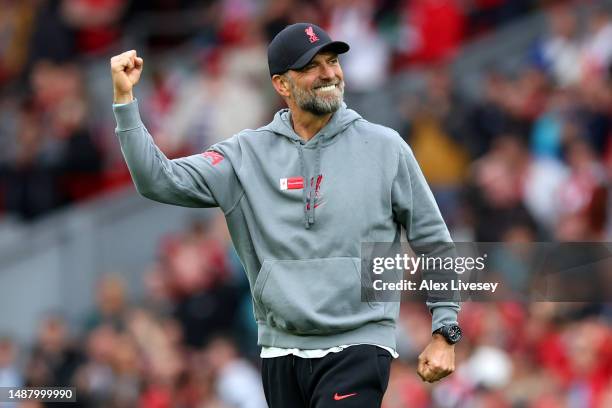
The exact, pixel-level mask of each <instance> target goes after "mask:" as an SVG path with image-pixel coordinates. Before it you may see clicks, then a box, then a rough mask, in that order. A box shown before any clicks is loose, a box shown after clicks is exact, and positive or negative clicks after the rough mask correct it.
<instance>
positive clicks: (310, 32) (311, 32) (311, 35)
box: [304, 26, 319, 43]
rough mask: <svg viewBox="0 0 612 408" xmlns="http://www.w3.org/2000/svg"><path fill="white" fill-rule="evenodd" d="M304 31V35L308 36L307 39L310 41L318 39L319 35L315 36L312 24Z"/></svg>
mask: <svg viewBox="0 0 612 408" xmlns="http://www.w3.org/2000/svg"><path fill="white" fill-rule="evenodd" d="M304 31H306V35H307V36H308V40H309V41H310V42H311V43H314V42H317V41H319V37H317V35H316V34H315V32H314V29H313V28H312V26H309V27H308V28H307V29H305V30H304Z"/></svg>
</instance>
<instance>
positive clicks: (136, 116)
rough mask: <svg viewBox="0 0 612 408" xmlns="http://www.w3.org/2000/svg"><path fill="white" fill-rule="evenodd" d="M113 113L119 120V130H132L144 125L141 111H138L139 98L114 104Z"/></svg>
mask: <svg viewBox="0 0 612 408" xmlns="http://www.w3.org/2000/svg"><path fill="white" fill-rule="evenodd" d="M113 113H114V115H115V120H116V121H117V128H116V130H117V132H121V131H125V130H132V129H136V128H138V127H140V126H142V120H141V119H140V112H139V111H138V100H136V99H134V100H133V101H132V102H130V103H118V104H113Z"/></svg>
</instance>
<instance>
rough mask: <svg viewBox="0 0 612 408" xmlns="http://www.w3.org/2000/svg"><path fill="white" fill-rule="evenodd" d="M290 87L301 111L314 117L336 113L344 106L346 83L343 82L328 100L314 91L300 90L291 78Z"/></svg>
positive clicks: (331, 93)
mask: <svg viewBox="0 0 612 408" xmlns="http://www.w3.org/2000/svg"><path fill="white" fill-rule="evenodd" d="M289 85H290V86H291V94H292V95H293V98H294V99H295V103H296V104H297V105H298V106H299V107H300V109H302V110H305V111H306V112H310V113H312V114H313V115H317V116H323V115H326V114H328V113H334V112H336V111H337V110H338V109H340V106H341V105H342V101H343V98H344V81H341V82H340V84H339V85H338V89H337V90H335V91H332V92H330V95H329V96H328V97H327V98H322V97H320V96H318V95H317V94H316V92H315V91H314V90H308V91H305V90H302V89H299V88H298V87H297V86H295V83H294V82H293V81H292V80H291V79H290V78H289ZM317 86H320V85H317Z"/></svg>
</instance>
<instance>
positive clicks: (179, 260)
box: [163, 223, 239, 348]
mask: <svg viewBox="0 0 612 408" xmlns="http://www.w3.org/2000/svg"><path fill="white" fill-rule="evenodd" d="M163 259H164V263H165V268H166V273H168V274H169V277H170V280H169V285H170V293H172V297H173V304H174V313H173V314H174V316H175V317H176V319H177V320H178V321H179V322H180V324H181V328H182V330H183V333H184V336H185V342H186V344H187V345H189V346H191V347H195V348H197V347H200V346H202V345H203V344H204V343H205V342H206V341H207V340H208V339H210V338H211V336H213V335H214V334H218V333H220V332H226V331H228V329H229V330H231V327H228V322H233V321H234V317H235V314H236V308H237V303H238V294H239V291H238V289H237V288H236V287H235V286H234V285H233V284H232V282H231V279H230V275H229V270H228V265H227V258H226V252H225V250H224V248H223V247H222V246H221V245H220V244H219V242H218V241H216V240H213V239H210V238H209V237H208V231H207V227H206V225H205V224H202V223H194V224H193V226H192V228H191V230H190V231H188V232H187V233H186V234H184V235H182V236H178V237H170V238H169V239H168V240H167V241H166V243H165V245H164V248H163Z"/></svg>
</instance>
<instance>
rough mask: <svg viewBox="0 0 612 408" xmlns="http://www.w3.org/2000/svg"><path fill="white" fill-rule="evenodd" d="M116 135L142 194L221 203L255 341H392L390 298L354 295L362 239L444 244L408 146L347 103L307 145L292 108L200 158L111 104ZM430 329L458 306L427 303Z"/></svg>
mask: <svg viewBox="0 0 612 408" xmlns="http://www.w3.org/2000/svg"><path fill="white" fill-rule="evenodd" d="M113 110H114V113H115V117H116V120H117V128H116V133H117V135H118V137H119V141H120V143H121V149H122V152H123V154H124V156H125V160H126V162H127V164H128V166H129V169H130V173H131V175H132V178H133V180H134V184H135V185H136V188H137V190H138V192H139V193H140V194H142V195H143V196H145V197H147V198H150V199H152V200H155V201H159V202H163V203H168V204H174V205H181V206H187V207H217V206H218V207H220V208H221V210H223V213H224V214H225V217H226V220H227V225H228V228H229V231H230V234H231V237H232V241H233V243H234V246H235V247H236V250H237V252H238V254H239V256H240V259H241V260H242V263H243V266H244V268H245V270H246V273H247V277H248V280H249V284H250V288H251V293H252V296H253V307H254V312H255V319H256V320H257V324H258V344H259V345H262V346H271V347H285V348H300V349H321V348H329V347H333V346H338V345H342V344H355V343H370V344H378V345H382V346H387V347H391V348H394V349H395V348H396V344H395V325H396V321H397V318H398V315H399V303H397V302H362V301H361V282H360V276H361V273H360V251H361V243H362V242H399V240H400V233H401V226H404V227H405V229H406V234H407V238H408V241H409V242H411V243H419V242H448V241H450V235H449V233H448V230H447V228H446V226H445V224H444V221H443V219H442V217H441V215H440V212H439V210H438V207H437V205H436V202H435V200H434V198H433V195H432V194H431V191H430V190H429V188H428V186H427V183H426V181H425V179H424V177H423V174H422V173H421V170H420V168H419V166H418V164H417V162H416V160H415V158H414V155H413V154H412V151H411V150H410V148H409V147H408V145H407V144H406V143H405V142H404V141H403V140H402V138H401V137H400V136H399V135H398V134H397V133H396V132H395V131H393V130H392V129H389V128H386V127H384V126H380V125H375V124H372V123H370V122H368V121H366V120H365V119H363V118H362V117H361V116H359V115H358V114H357V113H356V112H355V111H353V110H351V109H347V108H346V105H344V104H343V106H342V108H341V109H340V110H338V111H337V112H336V113H335V114H334V115H333V116H332V118H331V119H330V121H329V122H328V123H327V125H326V126H325V127H323V129H321V131H320V132H319V133H318V134H316V135H315V136H314V137H313V138H312V139H310V140H309V141H304V140H303V139H301V138H300V137H299V136H298V135H297V134H296V133H295V132H294V130H293V127H292V125H291V119H290V111H289V110H287V109H283V110H281V111H279V112H278V113H276V115H275V116H274V120H273V121H272V122H271V123H270V124H268V125H266V126H264V127H261V128H259V129H256V130H250V129H249V130H244V131H242V132H240V133H238V134H236V135H234V136H233V137H231V138H229V139H227V140H224V141H222V142H220V143H217V144H215V145H214V146H212V147H210V148H209V149H208V150H207V151H205V152H204V153H200V154H196V155H193V156H189V157H184V158H180V159H175V160H168V159H167V158H166V157H165V156H164V154H163V153H162V152H161V151H160V150H159V149H158V148H157V147H156V146H155V144H154V142H153V139H152V137H151V135H150V134H149V133H148V131H147V130H146V128H145V127H144V125H143V123H142V121H141V119H140V115H139V112H138V104H137V102H136V101H134V102H132V103H129V104H126V105H116V106H114V107H113ZM427 305H428V307H429V310H430V311H431V312H432V331H433V330H436V329H437V328H439V327H440V326H442V325H446V324H454V323H456V321H457V312H458V310H459V306H458V304H456V303H451V302H438V303H428V304H427Z"/></svg>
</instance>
